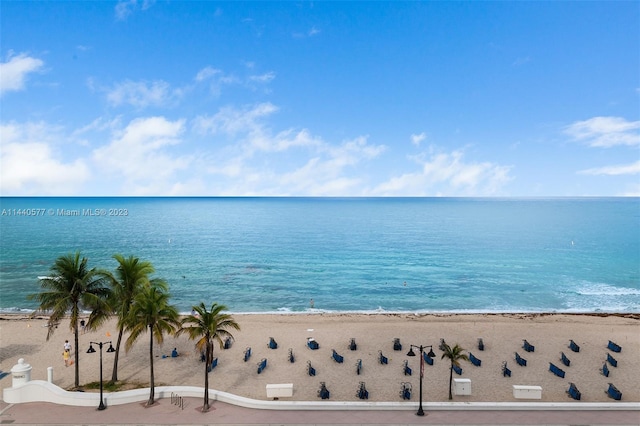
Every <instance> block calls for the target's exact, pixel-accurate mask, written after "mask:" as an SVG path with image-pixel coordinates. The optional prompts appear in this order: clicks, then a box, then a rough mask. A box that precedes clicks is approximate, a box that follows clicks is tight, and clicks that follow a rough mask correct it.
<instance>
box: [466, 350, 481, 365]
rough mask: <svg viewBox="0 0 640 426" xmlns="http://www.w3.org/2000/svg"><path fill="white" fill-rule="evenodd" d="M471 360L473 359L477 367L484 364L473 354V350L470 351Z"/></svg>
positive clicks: (472, 362) (472, 361)
mask: <svg viewBox="0 0 640 426" xmlns="http://www.w3.org/2000/svg"><path fill="white" fill-rule="evenodd" d="M469 361H471V364H473V365H475V366H476V367H480V365H482V361H481V360H479V359H478V358H476V357H475V356H473V354H472V353H471V352H469Z"/></svg>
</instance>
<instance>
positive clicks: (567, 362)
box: [560, 352, 571, 367]
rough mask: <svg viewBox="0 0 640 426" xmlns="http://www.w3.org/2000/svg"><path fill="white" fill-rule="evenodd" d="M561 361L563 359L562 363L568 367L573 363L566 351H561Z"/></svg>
mask: <svg viewBox="0 0 640 426" xmlns="http://www.w3.org/2000/svg"><path fill="white" fill-rule="evenodd" d="M560 361H562V363H563V364H564V365H566V366H567V367H568V366H569V365H570V364H571V361H570V360H569V358H567V356H566V355H565V354H564V352H560Z"/></svg>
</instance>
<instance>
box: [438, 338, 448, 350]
mask: <svg viewBox="0 0 640 426" xmlns="http://www.w3.org/2000/svg"><path fill="white" fill-rule="evenodd" d="M446 344H447V342H445V341H444V339H440V345H438V349H440V350H441V351H442V352H444V346H445V345H446Z"/></svg>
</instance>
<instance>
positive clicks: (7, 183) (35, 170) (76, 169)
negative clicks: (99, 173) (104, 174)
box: [0, 123, 90, 195]
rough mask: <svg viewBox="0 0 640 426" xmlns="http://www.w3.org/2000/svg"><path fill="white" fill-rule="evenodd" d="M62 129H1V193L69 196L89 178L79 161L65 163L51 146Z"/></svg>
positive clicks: (30, 126)
mask: <svg viewBox="0 0 640 426" xmlns="http://www.w3.org/2000/svg"><path fill="white" fill-rule="evenodd" d="M60 133H61V129H60V128H58V127H53V126H49V125H47V124H45V123H26V124H19V123H10V124H3V125H1V126H0V139H1V140H2V144H1V145H0V165H1V167H0V170H1V172H0V192H1V193H2V194H5V195H9V194H16V195H26V194H28V195H72V194H74V193H75V191H76V190H77V189H78V188H79V187H80V186H82V185H83V184H84V183H85V181H86V180H87V179H88V178H89V177H90V171H89V167H88V166H87V164H86V162H85V161H83V160H82V159H76V160H73V161H70V162H65V161H64V160H63V159H62V158H61V157H60V155H59V154H58V153H57V152H56V150H55V149H54V148H53V146H54V145H55V144H56V140H58V139H63V136H61V135H60Z"/></svg>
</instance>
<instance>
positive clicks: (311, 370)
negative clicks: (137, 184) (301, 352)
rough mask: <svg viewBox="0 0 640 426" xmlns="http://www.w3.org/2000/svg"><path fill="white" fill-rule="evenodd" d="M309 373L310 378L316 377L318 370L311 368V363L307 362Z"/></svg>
mask: <svg viewBox="0 0 640 426" xmlns="http://www.w3.org/2000/svg"><path fill="white" fill-rule="evenodd" d="M307 373H309V375H310V376H315V375H316V369H315V368H313V367H312V366H311V361H307Z"/></svg>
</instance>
